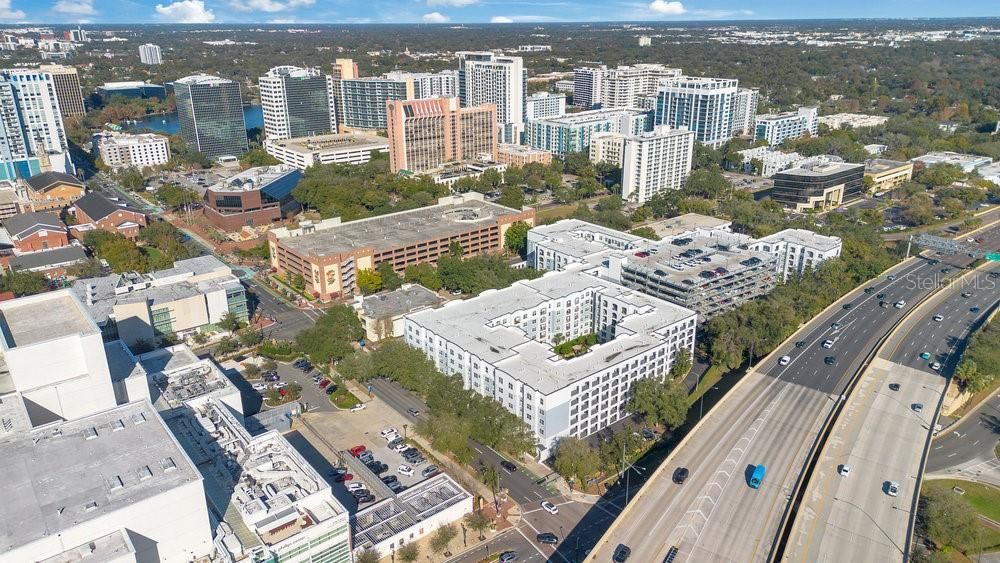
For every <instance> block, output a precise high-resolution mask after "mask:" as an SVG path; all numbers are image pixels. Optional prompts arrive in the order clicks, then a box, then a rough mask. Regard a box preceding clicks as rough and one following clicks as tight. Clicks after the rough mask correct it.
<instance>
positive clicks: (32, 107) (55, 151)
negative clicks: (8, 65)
mask: <svg viewBox="0 0 1000 563" xmlns="http://www.w3.org/2000/svg"><path fill="white" fill-rule="evenodd" d="M45 171H54V172H66V173H70V174H72V173H75V172H76V170H75V168H74V167H73V162H72V160H70V158H69V146H68V145H67V143H66V129H65V127H64V126H63V120H62V115H60V112H59V99H58V96H57V95H56V85H55V80H53V78H52V75H51V74H50V73H48V72H45V71H41V70H31V69H8V70H3V71H0V180H13V179H15V178H30V177H31V176H34V175H35V174H38V173H40V172H45Z"/></svg>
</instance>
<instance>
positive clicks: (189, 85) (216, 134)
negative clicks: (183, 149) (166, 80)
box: [173, 74, 249, 158]
mask: <svg viewBox="0 0 1000 563" xmlns="http://www.w3.org/2000/svg"><path fill="white" fill-rule="evenodd" d="M173 86H174V97H175V99H176V102H177V118H178V120H179V121H180V125H181V136H182V137H183V138H184V142H185V143H186V144H187V146H188V147H189V148H191V149H192V150H196V151H198V152H201V153H203V154H205V155H206V156H208V157H210V158H216V157H219V156H239V155H241V154H243V153H245V152H247V150H249V147H248V146H247V128H246V122H245V121H244V119H243V97H242V96H241V95H240V86H239V84H237V83H235V82H233V81H232V80H226V79H224V78H219V77H218V76H211V75H208V74H196V75H192V76H186V77H184V78H181V79H179V80H176V81H175V82H174V83H173Z"/></svg>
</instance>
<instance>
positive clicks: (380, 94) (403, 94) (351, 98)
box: [334, 77, 416, 131]
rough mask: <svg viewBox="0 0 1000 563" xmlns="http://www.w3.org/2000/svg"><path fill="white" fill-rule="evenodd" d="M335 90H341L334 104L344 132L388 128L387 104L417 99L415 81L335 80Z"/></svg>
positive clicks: (385, 79) (378, 79)
mask: <svg viewBox="0 0 1000 563" xmlns="http://www.w3.org/2000/svg"><path fill="white" fill-rule="evenodd" d="M334 87H335V88H337V89H338V90H339V96H337V101H336V103H335V105H336V110H337V124H338V126H339V128H340V130H341V131H350V130H355V129H385V128H386V121H385V103H386V101H388V100H412V99H414V98H415V97H416V95H415V92H414V90H413V79H412V78H406V79H403V80H393V79H390V78H380V77H367V78H351V79H345V80H335V81H334Z"/></svg>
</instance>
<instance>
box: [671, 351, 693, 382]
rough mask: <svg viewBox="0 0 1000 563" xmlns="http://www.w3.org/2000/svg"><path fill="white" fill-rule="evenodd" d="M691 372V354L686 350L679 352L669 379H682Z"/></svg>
mask: <svg viewBox="0 0 1000 563" xmlns="http://www.w3.org/2000/svg"><path fill="white" fill-rule="evenodd" d="M689 371H691V352H689V351H688V350H687V349H686V348H682V349H679V350H677V356H676V357H675V358H674V363H673V364H672V365H671V366H670V373H669V374H668V377H670V378H671V379H680V378H682V377H684V376H686V375H687V374H688V372H689Z"/></svg>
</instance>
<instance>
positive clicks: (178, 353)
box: [138, 344, 239, 411]
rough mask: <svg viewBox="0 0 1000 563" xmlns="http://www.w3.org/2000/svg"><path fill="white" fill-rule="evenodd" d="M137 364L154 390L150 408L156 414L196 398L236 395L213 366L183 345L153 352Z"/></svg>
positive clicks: (224, 377) (145, 355)
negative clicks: (146, 375)
mask: <svg viewBox="0 0 1000 563" xmlns="http://www.w3.org/2000/svg"><path fill="white" fill-rule="evenodd" d="M138 360H139V364H140V365H141V366H142V368H143V369H144V370H145V371H146V372H147V373H149V375H150V377H151V380H152V381H153V382H154V383H155V387H156V388H157V390H158V393H157V397H156V401H155V403H154V406H155V407H156V409H157V410H159V411H164V410H167V409H170V408H175V407H179V406H181V405H183V404H184V403H185V402H187V401H190V400H192V399H197V398H199V397H206V396H207V397H218V398H222V396H223V395H228V394H231V393H236V394H238V393H239V391H238V390H237V389H236V387H235V386H234V385H233V384H232V382H230V381H229V379H228V378H227V377H226V376H225V374H223V373H222V370H221V369H219V367H218V366H216V365H215V362H213V361H212V360H211V359H207V358H206V359H204V360H202V359H199V358H198V356H196V355H195V354H194V352H192V351H191V348H189V347H188V346H187V345H186V344H177V345H174V346H170V347H168V348H161V349H159V350H153V351H152V352H147V353H145V354H142V355H140V356H139V358H138Z"/></svg>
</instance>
